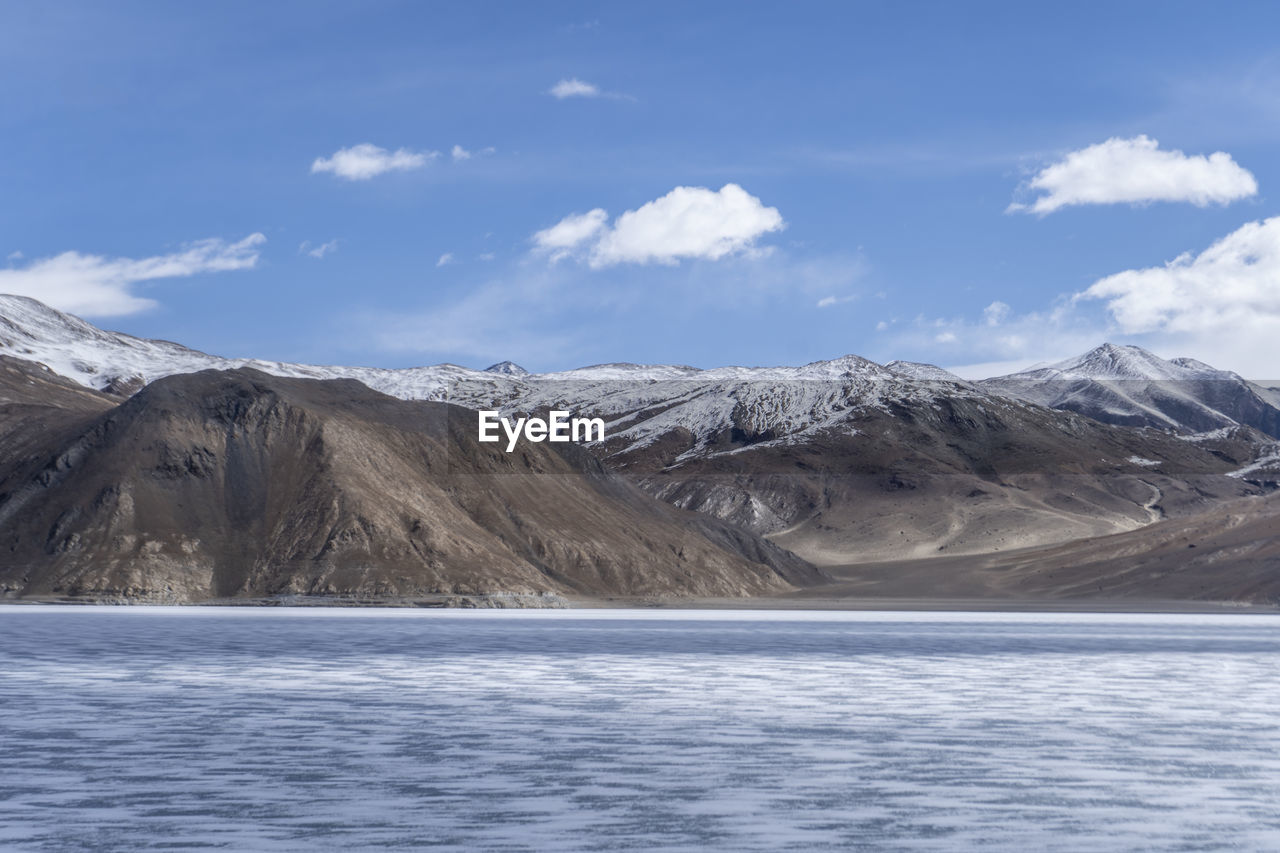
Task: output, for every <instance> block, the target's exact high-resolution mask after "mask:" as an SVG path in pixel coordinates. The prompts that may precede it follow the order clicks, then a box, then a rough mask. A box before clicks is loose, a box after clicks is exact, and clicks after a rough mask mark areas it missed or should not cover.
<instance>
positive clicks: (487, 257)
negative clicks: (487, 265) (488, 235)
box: [476, 252, 498, 261]
mask: <svg viewBox="0 0 1280 853" xmlns="http://www.w3.org/2000/svg"><path fill="white" fill-rule="evenodd" d="M496 257H498V256H497V255H495V254H494V253H493V252H484V253H482V254H479V255H476V260H478V261H492V260H493V259H494V258H496Z"/></svg>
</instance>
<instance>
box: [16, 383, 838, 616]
mask: <svg viewBox="0 0 1280 853" xmlns="http://www.w3.org/2000/svg"><path fill="white" fill-rule="evenodd" d="M8 366H9V367H10V368H11V369H12V368H13V365H12V363H8ZM55 384H56V383H55ZM63 390H66V391H67V392H68V394H69V396H67V395H64V397H63V398H62V399H64V400H65V401H66V405H67V408H66V410H65V412H64V414H65V421H64V427H63V428H61V429H59V430H55V431H53V432H52V433H51V434H50V435H49V436H48V440H47V441H46V442H45V443H44V445H43V446H42V447H36V446H35V445H31V446H30V447H28V450H27V452H24V453H20V454H16V455H14V456H6V457H5V459H4V460H3V463H2V464H0V555H3V557H2V558H0V589H2V590H3V592H4V593H5V594H6V595H8V596H19V595H25V596H33V595H37V596H38V595H52V596H70V597H77V596H80V597H96V598H103V597H105V598H111V597H116V596H120V597H126V598H130V599H140V600H153V601H200V600H206V599H211V598H228V597H231V598H235V597H246V596H248V597H262V596H279V595H290V594H303V595H355V596H360V597H364V598H404V597H413V596H420V595H426V594H433V593H435V594H476V593H493V592H512V593H542V592H552V593H562V594H583V595H630V596H672V595H675V596H679V595H715V596H724V595H727V596H740V595H754V594H762V593H772V592H777V591H779V590H784V589H787V588H790V587H791V585H792V584H796V583H810V582H813V581H815V580H817V579H818V575H817V573H815V572H814V571H813V570H812V569H811V568H810V567H809V566H808V565H807V564H805V563H804V562H803V561H801V560H798V559H797V558H795V557H794V556H792V555H790V554H787V553H786V552H783V551H781V550H780V549H777V548H775V547H773V546H771V545H769V544H768V543H766V542H763V541H762V540H760V539H758V538H757V537H755V536H753V535H751V534H749V533H746V532H744V531H741V530H738V529H735V528H732V527H730V526H729V525H726V524H724V523H722V522H719V521H716V520H715V519H710V518H706V517H703V516H697V515H694V514H692V513H688V512H684V511H682V510H679V509H676V508H673V507H671V506H669V505H667V504H663V503H661V502H659V501H657V500H654V499H652V498H650V497H649V496H647V495H645V494H643V493H642V492H640V491H639V490H638V489H636V488H635V487H634V486H632V485H630V484H628V483H627V482H625V481H623V480H621V479H620V478H618V477H616V476H614V475H612V474H610V473H609V472H608V471H606V470H605V469H604V468H603V466H601V465H600V463H599V462H598V461H597V460H596V459H594V458H593V457H591V456H590V455H588V454H586V453H585V452H582V451H580V450H577V449H575V448H569V449H568V450H565V451H563V452H560V451H557V450H556V449H554V448H557V447H561V446H558V445H546V444H542V445H532V444H531V445H527V446H524V447H522V448H521V449H520V450H519V451H518V452H516V453H513V454H507V453H504V452H502V451H501V450H500V449H498V448H497V447H495V446H494V445H487V444H480V443H479V442H478V441H477V440H476V435H475V415H474V413H473V412H469V411H466V410H463V409H459V408H458V407H455V406H451V405H447V404H442V403H432V402H408V401H401V400H396V399H393V398H391V397H388V396H385V395H382V394H379V393H377V392H374V391H372V390H370V389H368V388H366V387H364V386H363V385H361V384H359V383H356V382H351V381H328V382H322V381H312V380H296V379H286V378H279V377H272V376H268V375H266V374H263V373H260V372H257V371H251V370H238V371H234V372H213V371H205V372H200V373H196V374H188V375H182V376H174V377H170V378H167V379H162V380H159V381H157V382H154V383H152V384H150V385H148V386H146V387H145V388H144V389H143V390H141V391H140V392H138V393H137V394H135V395H134V396H132V397H130V398H129V399H128V400H127V401H125V402H123V403H121V404H119V405H114V406H113V405H111V404H110V403H107V402H106V401H104V399H102V398H101V396H100V395H94V394H91V393H90V394H87V395H86V394H85V392H83V391H79V390H74V389H70V388H64V389H63ZM21 405H30V403H29V402H24V403H21ZM13 420H17V421H23V420H25V415H24V414H23V413H21V412H18V413H15V414H14V417H13Z"/></svg>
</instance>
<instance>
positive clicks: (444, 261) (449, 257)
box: [436, 252, 456, 269]
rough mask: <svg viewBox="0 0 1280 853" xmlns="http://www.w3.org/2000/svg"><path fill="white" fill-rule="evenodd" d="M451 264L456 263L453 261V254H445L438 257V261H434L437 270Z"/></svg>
mask: <svg viewBox="0 0 1280 853" xmlns="http://www.w3.org/2000/svg"><path fill="white" fill-rule="evenodd" d="M452 263H456V261H455V260H454V259H453V252H445V253H444V254H443V255H441V256H440V259H439V260H437V261H436V268H437V269H439V268H440V267H447V266H448V265H449V264H452Z"/></svg>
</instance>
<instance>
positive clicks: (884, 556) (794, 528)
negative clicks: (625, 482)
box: [610, 387, 1269, 565]
mask: <svg viewBox="0 0 1280 853" xmlns="http://www.w3.org/2000/svg"><path fill="white" fill-rule="evenodd" d="M1241 430H1243V431H1246V432H1250V433H1253V431H1251V430H1248V429H1247V428H1239V429H1238V430H1237V432H1239V431H1241ZM727 433H728V431H726V447H725V449H724V450H723V451H720V452H716V453H709V454H702V455H697V456H692V455H684V456H681V455H679V454H680V453H681V451H682V449H683V448H682V447H681V446H680V445H676V446H675V447H670V446H669V445H668V444H664V443H663V442H654V443H653V444H651V445H648V446H645V447H642V448H639V449H638V450H635V451H631V452H630V453H629V454H627V455H626V456H624V457H623V458H622V459H619V460H616V461H617V462H618V463H619V464H620V465H624V466H626V467H625V470H626V471H627V472H628V474H629V475H630V476H633V477H635V478H636V479H637V480H638V481H639V482H640V483H641V484H642V485H643V486H644V488H645V489H646V490H648V491H650V492H651V493H653V494H655V495H657V496H659V497H661V498H663V499H664V500H667V501H670V502H671V503H674V504H676V505H678V506H681V507H685V508H687V509H694V510H697V511H699V512H705V513H709V514H712V515H715V516H717V517H720V518H724V519H726V520H728V521H731V522H734V523H736V524H739V525H742V526H744V527H747V528H748V529H751V530H754V531H756V532H758V533H763V534H767V535H768V536H769V537H770V539H771V540H772V541H774V542H776V543H777V544H779V545H781V546H782V547H784V548H787V549H789V550H791V551H794V552H795V553H797V554H799V555H801V556H803V557H804V558H805V559H807V560H810V561H812V562H814V563H815V564H818V565H842V564H848V563H854V562H862V561H883V560H901V559H907V558H925V557H931V556H947V555H952V554H972V553H983V552H989V551H1005V550H1009V549H1013V548H1020V547H1028V546H1036V545H1044V544H1050V543H1054V542H1063V541H1069V540H1073V539H1080V538H1087V537H1094V536H1101V535H1106V534H1111V533H1117V532H1122V531H1125V530H1132V529H1135V528H1138V527H1142V526H1145V525H1148V524H1151V523H1152V522H1154V521H1159V520H1161V519H1163V518H1171V517H1180V516H1187V515H1192V514H1195V513H1198V512H1202V511H1205V510H1207V509H1208V508H1209V507H1211V506H1213V505H1215V504H1217V503H1220V502H1222V501H1224V500H1232V499H1235V498H1238V497H1241V496H1245V495H1251V494H1259V493H1262V492H1263V491H1265V490H1266V489H1267V488H1269V486H1268V484H1265V483H1261V482H1250V481H1249V480H1247V479H1243V478H1239V477H1228V476H1226V474H1227V473H1228V472H1231V471H1234V470H1237V469H1240V468H1243V467H1244V466H1246V465H1247V464H1249V463H1250V462H1252V461H1253V460H1254V457H1255V455H1256V454H1257V453H1258V452H1259V447H1260V446H1262V445H1261V444H1260V443H1259V442H1265V441H1266V437H1265V436H1262V435H1260V434H1256V433H1254V438H1255V439H1256V440H1252V441H1243V440H1237V439H1236V438H1233V437H1232V436H1223V437H1220V438H1213V439H1207V438H1206V439H1204V440H1200V441H1189V440H1186V439H1184V438H1181V437H1179V436H1175V435H1172V434H1169V433H1166V432H1162V431H1157V430H1142V429H1132V428H1124V427H1116V426H1109V425H1106V424H1101V423H1098V422H1096V421H1093V420H1091V419H1089V418H1085V417H1081V416H1079V415H1075V414H1073V413H1070V412H1058V411H1053V410H1050V409H1047V408H1044V407H1041V406H1033V405H1025V404H1022V403H1018V402H1013V401H1002V400H998V399H995V400H993V399H991V398H983V397H980V396H976V395H973V394H968V393H962V392H957V393H952V392H950V391H949V390H948V389H947V388H945V387H940V388H939V389H938V390H937V391H936V392H935V393H934V394H933V396H931V397H927V398H925V397H903V398H902V399H899V400H890V401H889V402H888V403H887V404H885V405H883V406H881V407H864V408H861V409H855V410H852V411H851V412H850V413H849V414H848V415H847V416H846V417H844V418H843V420H842V421H841V422H840V423H838V424H835V425H833V426H831V427H830V428H826V429H821V430H812V431H810V432H808V433H806V434H804V435H803V436H799V437H792V438H789V439H786V440H777V439H775V438H774V437H772V436H770V435H768V434H765V435H762V436H753V435H752V434H751V433H750V432H749V431H748V430H746V429H740V430H738V431H737V433H735V434H734V435H732V436H729V435H728V434H727ZM730 439H731V441H730ZM610 461H615V460H613V459H611V460H610Z"/></svg>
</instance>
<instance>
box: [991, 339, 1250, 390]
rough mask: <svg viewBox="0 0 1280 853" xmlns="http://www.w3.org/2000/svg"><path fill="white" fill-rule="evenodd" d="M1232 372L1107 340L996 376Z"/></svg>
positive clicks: (1150, 376) (1168, 376) (1184, 377)
mask: <svg viewBox="0 0 1280 853" xmlns="http://www.w3.org/2000/svg"><path fill="white" fill-rule="evenodd" d="M1232 375H1233V374H1230V373H1229V372H1227V371H1223V370H1218V369H1216V368H1214V367H1211V366H1209V365H1207V364H1205V363H1204V362H1201V361H1196V360H1195V359H1192V358H1175V359H1171V360H1167V359H1163V358H1161V357H1160V356H1158V355H1156V354H1155V353H1152V352H1149V351H1147V350H1145V349H1143V348H1142V347H1138V346H1132V345H1128V344H1111V343H1107V344H1103V345H1101V346H1099V347H1095V348H1094V349H1091V350H1089V351H1088V352H1086V353H1084V354H1083V355H1079V356H1076V357H1075V358H1069V359H1066V360H1065V361H1059V362H1057V363H1056V364H1051V365H1048V366H1047V367H1040V368H1034V369H1030V370H1024V371H1022V372H1021V373H1014V374H1011V375H1009V376H1002V377H999V379H1000V380H1046V379H1051V380H1077V379H1089V380H1093V381H1096V382H1115V381H1125V380H1129V381H1133V380H1142V381H1148V382H1185V381H1188V380H1194V379H1219V378H1224V377H1228V376H1232Z"/></svg>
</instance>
